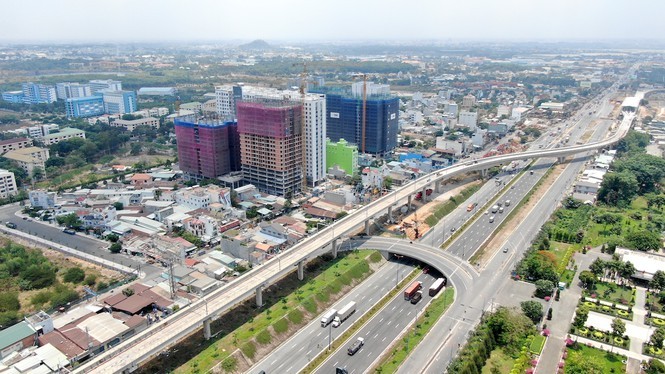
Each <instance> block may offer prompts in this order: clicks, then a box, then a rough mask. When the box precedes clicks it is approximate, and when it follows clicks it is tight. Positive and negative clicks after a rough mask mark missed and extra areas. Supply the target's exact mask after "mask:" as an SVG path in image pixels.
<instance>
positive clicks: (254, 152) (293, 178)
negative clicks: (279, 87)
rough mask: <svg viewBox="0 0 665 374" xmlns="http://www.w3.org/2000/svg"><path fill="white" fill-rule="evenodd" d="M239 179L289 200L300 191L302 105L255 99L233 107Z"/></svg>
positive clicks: (292, 102)
mask: <svg viewBox="0 0 665 374" xmlns="http://www.w3.org/2000/svg"><path fill="white" fill-rule="evenodd" d="M236 110H237V116H238V133H239V134H240V160H241V164H242V174H243V179H244V180H245V182H247V183H251V184H253V185H255V186H256V187H257V188H258V189H259V190H261V191H263V192H266V193H269V194H273V195H278V196H284V197H287V198H290V197H292V196H295V195H296V194H297V193H299V192H300V191H301V189H302V171H303V167H302V166H303V151H302V147H303V144H302V141H303V136H302V128H303V126H302V121H303V118H302V113H303V110H302V104H300V103H298V102H297V101H295V100H286V99H273V98H265V97H256V98H252V99H244V98H243V101H241V102H238V103H236Z"/></svg>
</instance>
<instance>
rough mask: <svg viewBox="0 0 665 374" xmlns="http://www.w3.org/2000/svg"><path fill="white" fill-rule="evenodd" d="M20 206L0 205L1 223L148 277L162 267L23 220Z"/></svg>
mask: <svg viewBox="0 0 665 374" xmlns="http://www.w3.org/2000/svg"><path fill="white" fill-rule="evenodd" d="M22 208H23V207H21V206H19V205H17V204H11V205H5V206H3V207H0V222H2V224H3V225H4V224H6V223H7V222H12V223H14V224H16V229H14V230H18V231H21V232H23V233H26V234H29V235H32V236H36V237H38V238H42V239H46V240H48V241H51V242H54V243H57V244H60V245H63V246H65V247H69V248H73V249H76V250H79V251H82V252H85V253H87V254H89V255H92V256H95V257H99V258H103V259H105V260H108V261H111V262H115V263H118V264H121V265H124V266H128V267H131V268H132V269H140V270H141V271H142V272H144V273H145V274H146V276H148V277H149V276H150V275H153V274H158V273H161V272H162V271H163V269H162V268H159V267H156V266H152V265H148V264H145V263H144V262H143V261H141V259H138V260H137V259H134V258H132V257H131V256H128V255H125V254H113V253H111V252H109V250H108V249H107V247H108V246H109V243H108V242H104V241H102V240H98V239H94V238H91V237H88V236H87V235H85V234H80V233H77V234H76V235H69V234H66V233H64V232H62V229H61V228H59V227H57V226H52V225H49V224H47V223H42V222H36V221H35V220H34V219H33V218H30V220H27V219H26V220H24V219H23V218H22V216H17V215H16V213H17V212H20V211H21V209H22ZM9 232H11V231H9Z"/></svg>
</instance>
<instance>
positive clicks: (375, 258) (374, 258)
mask: <svg viewBox="0 0 665 374" xmlns="http://www.w3.org/2000/svg"><path fill="white" fill-rule="evenodd" d="M382 259H383V256H381V252H378V251H377V252H374V253H372V254H371V255H369V261H370V262H372V263H377V262H379V261H381V260H382Z"/></svg>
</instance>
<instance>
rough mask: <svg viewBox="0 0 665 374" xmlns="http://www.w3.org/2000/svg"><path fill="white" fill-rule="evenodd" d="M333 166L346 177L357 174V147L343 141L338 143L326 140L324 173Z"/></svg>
mask: <svg viewBox="0 0 665 374" xmlns="http://www.w3.org/2000/svg"><path fill="white" fill-rule="evenodd" d="M335 165H339V168H340V169H342V170H344V171H346V173H347V174H348V175H355V174H356V173H357V172H358V146H356V145H352V144H349V143H348V142H347V141H346V140H344V139H340V140H339V141H338V142H332V141H330V139H326V171H327V170H328V169H330V168H331V167H333V166H335Z"/></svg>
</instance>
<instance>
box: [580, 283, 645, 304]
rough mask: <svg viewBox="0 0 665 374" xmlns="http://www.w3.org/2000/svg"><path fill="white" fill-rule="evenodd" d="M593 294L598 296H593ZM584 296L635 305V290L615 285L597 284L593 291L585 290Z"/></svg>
mask: <svg viewBox="0 0 665 374" xmlns="http://www.w3.org/2000/svg"><path fill="white" fill-rule="evenodd" d="M593 294H595V295H596V296H595V297H594V296H592V295H593ZM583 295H584V296H587V297H589V296H590V297H593V298H594V299H600V300H605V301H609V302H611V303H617V304H623V305H626V306H633V305H634V304H635V303H634V302H633V289H632V288H630V287H624V286H619V285H617V284H614V283H606V282H598V283H596V284H595V286H594V289H593V291H587V290H585V291H584V293H583Z"/></svg>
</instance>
